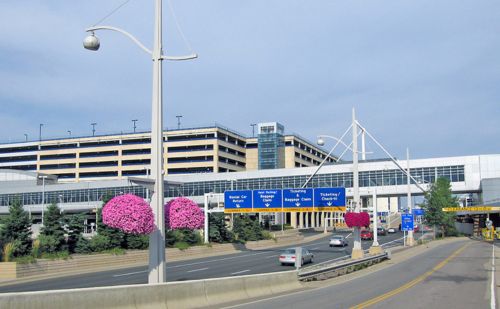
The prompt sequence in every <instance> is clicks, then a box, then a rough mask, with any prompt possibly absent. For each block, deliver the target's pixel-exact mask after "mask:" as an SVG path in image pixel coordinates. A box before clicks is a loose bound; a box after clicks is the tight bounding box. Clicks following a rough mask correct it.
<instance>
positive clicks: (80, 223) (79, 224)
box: [64, 213, 86, 253]
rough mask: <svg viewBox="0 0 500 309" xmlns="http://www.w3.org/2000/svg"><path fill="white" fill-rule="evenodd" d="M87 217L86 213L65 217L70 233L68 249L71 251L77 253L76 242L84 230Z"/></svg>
mask: <svg viewBox="0 0 500 309" xmlns="http://www.w3.org/2000/svg"><path fill="white" fill-rule="evenodd" d="M85 218H86V215H85V214H84V213H79V214H74V215H70V216H66V217H64V221H65V223H66V230H67V233H68V251H69V252H70V253H75V248H76V244H77V242H78V240H79V239H80V235H82V233H83V230H84V222H85Z"/></svg>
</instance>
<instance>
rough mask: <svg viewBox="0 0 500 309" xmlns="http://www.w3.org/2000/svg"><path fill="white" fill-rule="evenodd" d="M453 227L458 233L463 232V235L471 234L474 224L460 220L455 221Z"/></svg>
mask: <svg viewBox="0 0 500 309" xmlns="http://www.w3.org/2000/svg"><path fill="white" fill-rule="evenodd" d="M455 228H456V229H457V231H458V232H459V233H462V234H465V235H472V233H473V231H474V224H472V223H462V222H455Z"/></svg>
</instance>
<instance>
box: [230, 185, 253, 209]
mask: <svg viewBox="0 0 500 309" xmlns="http://www.w3.org/2000/svg"><path fill="white" fill-rule="evenodd" d="M224 212H229V213H232V212H236V213H237V212H252V191H251V190H242V191H226V192H224Z"/></svg>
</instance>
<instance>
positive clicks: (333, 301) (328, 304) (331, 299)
mask: <svg viewBox="0 0 500 309" xmlns="http://www.w3.org/2000/svg"><path fill="white" fill-rule="evenodd" d="M467 242H469V241H459V242H453V243H447V244H443V245H440V246H439V247H436V248H433V249H430V250H429V251H426V252H424V253H422V254H420V255H417V256H414V257H412V258H409V259H407V260H406V261H402V262H400V263H396V264H393V265H391V266H389V267H387V268H384V269H381V270H379V271H377V272H374V273H370V274H367V275H364V276H362V277H359V278H353V279H352V280H349V281H346V282H344V283H339V284H335V285H330V286H326V287H321V288H317V289H313V290H304V291H301V292H297V293H292V294H287V295H283V296H279V297H274V298H269V299H263V300H257V301H254V302H250V303H246V304H241V305H235V306H231V308H245V309H250V308H296V309H300V308H304V309H309V308H350V307H352V306H355V305H358V304H360V303H363V302H365V301H367V300H370V299H373V298H375V297H378V296H380V295H384V294H386V293H388V292H390V291H393V290H395V289H397V288H400V287H401V286H403V285H405V284H406V283H408V282H410V281H412V280H413V279H415V278H416V277H418V276H421V275H423V274H424V273H426V272H427V271H429V270H431V269H432V268H433V267H435V266H436V265H437V264H438V263H440V262H441V261H443V260H444V259H446V258H447V257H449V256H450V255H451V254H452V253H453V252H455V251H456V250H457V249H459V248H461V247H462V246H463V245H464V244H465V243H467ZM413 290H415V289H412V291H413ZM421 297H423V296H421ZM410 305H414V306H416V307H418V308H426V307H424V306H422V307H420V306H418V305H419V302H418V300H417V301H415V302H414V303H413V304H410V303H405V304H404V306H403V308H408V306H410ZM382 307H383V306H382ZM382 307H381V308H382ZM384 308H397V307H389V306H386V307H384ZM430 308H436V307H435V306H432V305H431V306H430ZM443 308H450V306H444V307H443ZM457 308H464V307H461V306H457Z"/></svg>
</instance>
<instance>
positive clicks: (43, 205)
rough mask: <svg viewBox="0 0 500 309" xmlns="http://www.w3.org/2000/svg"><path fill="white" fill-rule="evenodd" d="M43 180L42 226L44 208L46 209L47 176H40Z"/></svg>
mask: <svg viewBox="0 0 500 309" xmlns="http://www.w3.org/2000/svg"><path fill="white" fill-rule="evenodd" d="M40 177H41V178H42V226H44V225H43V217H44V208H45V178H47V176H40Z"/></svg>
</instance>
